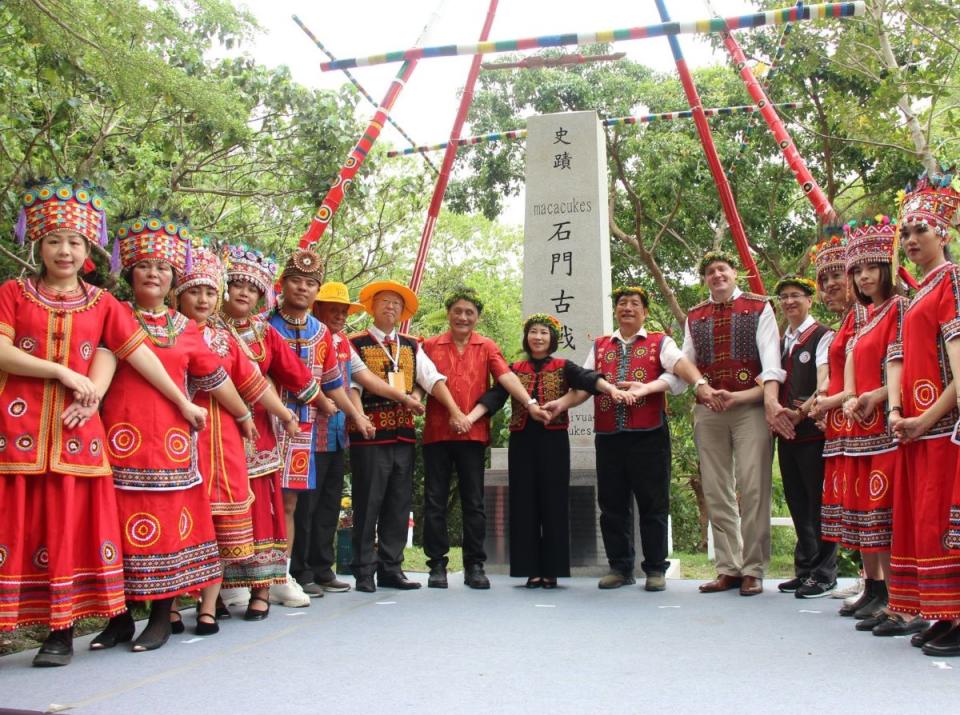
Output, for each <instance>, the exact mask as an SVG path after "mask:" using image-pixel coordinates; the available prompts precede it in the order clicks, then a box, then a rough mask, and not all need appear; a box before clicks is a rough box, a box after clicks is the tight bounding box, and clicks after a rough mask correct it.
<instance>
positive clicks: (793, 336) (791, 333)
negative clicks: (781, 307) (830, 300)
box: [783, 315, 833, 367]
mask: <svg viewBox="0 0 960 715" xmlns="http://www.w3.org/2000/svg"><path fill="white" fill-rule="evenodd" d="M815 322H817V321H816V320H814V319H813V316H812V315H808V316H807V317H806V318H805V319H804V321H803V322H802V323H800V325H799V326H798V327H797V329H796V330H790V328H789V327H787V328H786V329H785V330H784V331H783V355H789V354H790V351H791V350H793V346H794V345H796V344H797V339H798V338H799V337H800V336H801V335H802V334H803V331H804V330H806V329H807V328H809V327H810V326H811V325H813V324H814V323H815ZM832 342H833V331H832V330H831V331H829V332H827V333H825V334H824V336H823V337H822V338H820V342H819V343H817V353H816V356H815V359H814V362H813V364H814V365H816V366H817V367H820V366H821V365H826V364H827V361H828V359H829V353H830V343H832Z"/></svg>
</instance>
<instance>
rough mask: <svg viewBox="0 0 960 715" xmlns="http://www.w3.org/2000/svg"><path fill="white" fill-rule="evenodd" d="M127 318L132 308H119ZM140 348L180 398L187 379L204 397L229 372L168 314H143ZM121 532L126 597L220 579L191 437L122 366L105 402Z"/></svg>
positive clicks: (167, 406) (163, 402)
mask: <svg viewBox="0 0 960 715" xmlns="http://www.w3.org/2000/svg"><path fill="white" fill-rule="evenodd" d="M127 310H128V311H131V312H132V309H131V308H130V306H129V305H127ZM142 320H143V323H142V325H143V326H144V327H145V328H146V331H147V333H148V335H149V337H150V341H149V342H147V343H146V344H147V345H149V346H150V349H151V350H153V352H154V353H155V354H156V356H157V357H158V358H160V362H161V363H162V364H163V367H164V368H165V369H166V371H167V373H168V374H169V375H170V377H171V378H172V379H173V381H174V383H176V384H177V385H181V386H182V389H183V391H184V394H187V383H188V379H189V380H190V381H191V384H192V385H193V386H194V387H195V388H196V389H200V390H212V389H215V388H216V387H219V386H220V385H221V384H223V382H224V381H225V380H226V379H227V373H226V372H225V371H224V369H223V367H222V366H221V364H220V358H218V357H217V356H216V355H214V354H213V353H212V352H211V351H210V350H209V348H207V346H206V343H204V341H203V335H201V333H200V330H199V329H198V328H197V324H196V323H194V322H193V321H192V320H189V319H188V318H187V317H186V316H184V315H181V314H180V313H177V312H175V311H172V310H170V311H167V312H165V313H162V314H160V315H151V314H145V315H143V316H142ZM103 422H104V425H105V426H106V428H107V453H108V456H109V458H110V462H111V464H112V465H113V483H114V486H116V488H117V507H118V509H119V512H120V527H121V530H122V531H123V570H124V578H125V581H126V592H127V598H128V599H130V600H134V601H151V600H154V599H161V598H170V597H172V596H178V595H180V594H182V593H188V592H190V591H196V590H199V589H201V588H204V587H205V586H209V585H211V584H214V583H216V582H218V581H219V580H220V558H219V552H218V550H217V541H216V537H215V536H214V531H213V521H212V519H211V516H210V501H209V499H208V498H207V493H206V490H205V489H204V487H203V483H202V479H201V477H200V472H199V470H198V468H197V440H196V433H195V432H193V430H192V429H191V427H190V425H189V424H188V423H187V421H186V420H185V419H184V418H183V416H182V415H181V414H180V411H179V410H178V409H177V407H176V406H175V405H174V404H173V403H172V402H170V401H169V400H168V399H167V398H166V397H164V396H163V395H161V394H160V393H159V392H158V391H157V390H156V388H154V387H153V386H152V385H150V384H149V383H148V382H147V381H146V380H144V379H143V378H142V377H141V376H140V374H139V373H137V372H136V371H135V370H134V369H133V368H132V367H130V366H129V365H127V364H125V363H121V364H120V366H119V367H118V368H117V373H116V375H115V377H114V378H113V383H112V384H111V385H110V391H109V392H108V393H107V396H106V398H105V399H104V402H103Z"/></svg>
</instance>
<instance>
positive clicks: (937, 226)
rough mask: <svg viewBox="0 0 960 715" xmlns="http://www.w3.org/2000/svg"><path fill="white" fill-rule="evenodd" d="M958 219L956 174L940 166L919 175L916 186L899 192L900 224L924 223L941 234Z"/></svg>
mask: <svg viewBox="0 0 960 715" xmlns="http://www.w3.org/2000/svg"><path fill="white" fill-rule="evenodd" d="M958 222H960V176H957V173H956V170H955V169H954V168H950V169H947V168H946V167H941V170H940V172H938V173H936V174H934V175H933V176H930V175H928V174H927V172H924V173H923V174H921V176H920V179H919V180H918V181H917V186H916V188H914V189H911V188H910V187H909V186H907V188H906V190H905V191H903V192H901V193H900V225H901V226H903V225H906V224H912V223H925V224H927V225H928V226H930V228H932V229H933V230H934V231H936V232H937V233H939V234H940V235H941V236H945V235H946V233H947V229H949V228H950V227H953V228H957V224H958Z"/></svg>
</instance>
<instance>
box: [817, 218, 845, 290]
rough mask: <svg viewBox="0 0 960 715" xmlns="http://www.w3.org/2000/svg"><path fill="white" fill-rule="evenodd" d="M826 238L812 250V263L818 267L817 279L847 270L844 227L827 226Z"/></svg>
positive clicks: (825, 230)
mask: <svg viewBox="0 0 960 715" xmlns="http://www.w3.org/2000/svg"><path fill="white" fill-rule="evenodd" d="M823 233H824V236H825V237H826V238H824V239H823V240H822V241H820V243H818V244H817V245H816V246H814V247H813V248H811V249H810V261H811V262H812V263H813V265H814V266H815V267H816V270H817V278H818V279H819V278H820V277H821V276H825V275H826V274H828V273H833V272H834V271H846V270H847V239H846V236H845V235H844V232H843V227H842V226H827V227H826V228H825V229H824V232H823Z"/></svg>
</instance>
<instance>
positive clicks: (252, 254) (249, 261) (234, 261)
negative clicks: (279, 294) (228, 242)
mask: <svg viewBox="0 0 960 715" xmlns="http://www.w3.org/2000/svg"><path fill="white" fill-rule="evenodd" d="M224 257H225V260H224V264H225V267H226V269H227V283H232V282H233V281H246V282H247V283H250V284H251V285H253V286H255V287H256V288H257V289H258V290H259V291H260V292H261V293H262V294H263V295H264V297H265V299H266V302H267V307H268V308H272V307H273V305H274V303H275V300H276V299H275V295H274V290H273V281H274V277H275V276H276V275H277V262H276V261H274V260H273V259H272V258H270V257H269V256H265V255H264V254H263V253H261V252H260V251H257V250H256V249H253V248H247V247H246V246H227V247H226V249H225V254H224Z"/></svg>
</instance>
